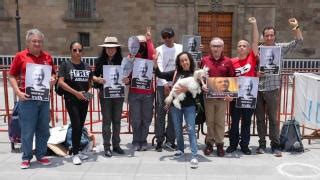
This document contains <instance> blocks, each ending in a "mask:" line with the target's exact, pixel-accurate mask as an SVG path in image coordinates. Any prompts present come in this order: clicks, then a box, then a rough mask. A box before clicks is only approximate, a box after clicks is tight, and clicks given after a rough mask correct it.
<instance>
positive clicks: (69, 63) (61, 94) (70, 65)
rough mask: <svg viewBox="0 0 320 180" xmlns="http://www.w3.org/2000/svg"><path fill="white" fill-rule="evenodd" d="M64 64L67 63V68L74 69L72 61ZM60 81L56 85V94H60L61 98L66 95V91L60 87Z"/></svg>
mask: <svg viewBox="0 0 320 180" xmlns="http://www.w3.org/2000/svg"><path fill="white" fill-rule="evenodd" d="M64 63H66V66H69V69H71V68H73V65H72V63H71V62H70V60H66V61H65V62H64ZM58 81H59V77H58ZM58 81H57V82H56V83H55V84H54V91H55V92H56V94H58V95H59V96H63V94H64V89H63V88H61V87H59V85H58Z"/></svg>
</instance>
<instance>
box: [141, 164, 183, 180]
mask: <svg viewBox="0 0 320 180" xmlns="http://www.w3.org/2000/svg"><path fill="white" fill-rule="evenodd" d="M136 174H137V176H138V175H141V176H142V175H146V176H166V177H167V176H168V177H171V176H184V177H185V176H186V162H172V163H161V164H159V163H157V162H153V163H141V164H140V165H139V168H138V169H137V172H136Z"/></svg>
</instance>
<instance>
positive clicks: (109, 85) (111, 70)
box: [103, 65, 124, 98]
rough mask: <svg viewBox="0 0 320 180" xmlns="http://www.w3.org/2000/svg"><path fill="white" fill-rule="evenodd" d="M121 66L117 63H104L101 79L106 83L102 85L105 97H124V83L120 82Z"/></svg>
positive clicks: (121, 76)
mask: <svg viewBox="0 0 320 180" xmlns="http://www.w3.org/2000/svg"><path fill="white" fill-rule="evenodd" d="M122 74H123V73H122V68H121V66H119V65H117V66H116V65H104V66H103V79H104V80H105V81H106V83H105V84H104V85H103V92H104V97H105V98H118V97H124V83H123V82H122V78H123V75H122Z"/></svg>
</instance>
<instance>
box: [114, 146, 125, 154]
mask: <svg viewBox="0 0 320 180" xmlns="http://www.w3.org/2000/svg"><path fill="white" fill-rule="evenodd" d="M113 152H116V153H118V154H124V150H123V149H121V147H120V146H117V147H113Z"/></svg>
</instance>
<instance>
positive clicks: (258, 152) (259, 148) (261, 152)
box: [256, 146, 266, 154]
mask: <svg viewBox="0 0 320 180" xmlns="http://www.w3.org/2000/svg"><path fill="white" fill-rule="evenodd" d="M265 152H266V147H265V146H259V147H258V148H257V150H256V153H257V154H264V153H265Z"/></svg>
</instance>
